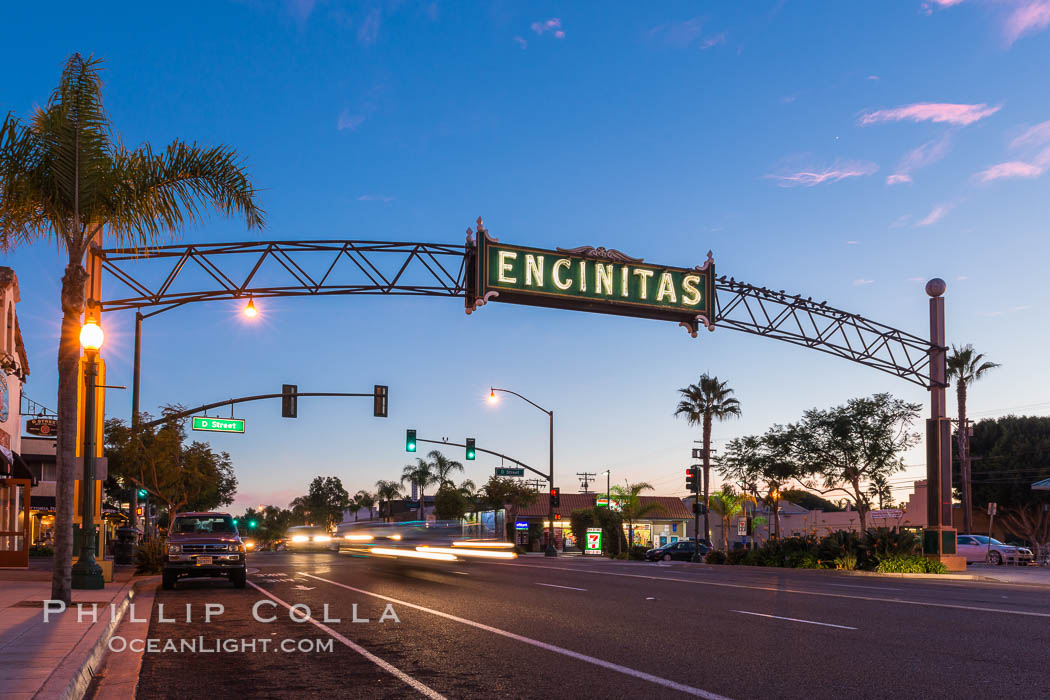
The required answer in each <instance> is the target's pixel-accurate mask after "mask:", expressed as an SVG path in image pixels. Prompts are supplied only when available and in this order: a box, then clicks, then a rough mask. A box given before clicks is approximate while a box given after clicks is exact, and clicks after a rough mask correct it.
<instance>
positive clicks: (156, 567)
mask: <svg viewBox="0 0 1050 700" xmlns="http://www.w3.org/2000/svg"><path fill="white" fill-rule="evenodd" d="M163 566H164V541H163V540H161V538H159V537H154V538H153V539H149V540H146V541H145V542H143V543H142V544H140V545H138V546H137V547H135V573H136V574H157V573H160V570H161V568H162V567H163Z"/></svg>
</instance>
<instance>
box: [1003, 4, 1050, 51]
mask: <svg viewBox="0 0 1050 700" xmlns="http://www.w3.org/2000/svg"><path fill="white" fill-rule="evenodd" d="M1048 25H1050V0H1023V1H1022V2H1021V3H1019V4H1018V5H1017V7H1015V8H1014V11H1013V12H1011V13H1010V15H1009V16H1008V17H1007V18H1006V22H1005V23H1004V24H1003V33H1004V34H1005V35H1006V43H1007V44H1013V43H1014V42H1015V41H1017V40H1018V39H1020V38H1021V37H1022V36H1023V35H1025V34H1030V33H1032V32H1038V31H1040V30H1042V29H1046V27H1047V26H1048Z"/></svg>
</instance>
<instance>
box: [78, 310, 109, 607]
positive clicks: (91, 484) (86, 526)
mask: <svg viewBox="0 0 1050 700" xmlns="http://www.w3.org/2000/svg"><path fill="white" fill-rule="evenodd" d="M103 339H104V334H103V333H102V328H100V327H99V325H98V322H97V321H95V320H94V319H90V318H89V319H88V322H87V323H85V324H84V327H83V328H81V329H80V344H81V345H82V346H83V347H84V351H85V353H84V359H85V362H84V450H83V452H84V474H83V477H82V480H81V484H80V486H81V488H80V499H81V500H80V503H81V511H80V516H81V526H80V558H79V559H77V561H76V563H75V564H73V568H72V571H71V576H72V581H71V587H72V588H78V589H99V588H103V587H105V580H104V579H103V577H102V567H100V566H99V565H98V562H96V561H95V449H96V447H95V391H96V388H95V378H96V377H97V376H98V369H97V366H96V363H97V362H98V350H99V348H101V347H102V341H103Z"/></svg>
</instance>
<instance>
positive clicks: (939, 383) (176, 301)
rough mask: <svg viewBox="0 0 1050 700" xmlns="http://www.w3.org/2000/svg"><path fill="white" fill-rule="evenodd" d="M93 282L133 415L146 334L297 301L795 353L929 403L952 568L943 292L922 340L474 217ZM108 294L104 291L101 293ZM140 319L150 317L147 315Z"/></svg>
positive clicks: (704, 267)
mask: <svg viewBox="0 0 1050 700" xmlns="http://www.w3.org/2000/svg"><path fill="white" fill-rule="evenodd" d="M89 271H90V272H92V273H93V274H94V275H95V276H96V277H97V278H98V279H96V280H95V281H94V282H93V284H92V288H94V289H99V288H100V279H101V277H102V276H103V275H108V276H109V277H111V278H113V281H115V282H116V283H117V284H116V285H113V286H112V287H110V285H107V293H108V294H109V298H106V299H92V300H89V302H88V303H89V305H93V306H95V307H97V308H99V310H100V311H104V312H105V311H120V310H131V309H134V310H135V311H136V328H135V364H134V366H135V379H134V392H133V404H134V406H133V412H134V413H136V414H137V412H138V384H139V381H138V380H139V354H140V353H139V350H140V337H141V323H142V320H143V319H145V318H149V317H151V316H155V315H157V314H160V313H163V312H165V311H168V310H171V309H174V308H177V307H180V306H184V305H186V304H190V303H196V302H201V301H217V300H224V299H225V300H230V299H244V298H249V299H252V298H258V299H263V298H267V297H296V296H333V295H340V296H353V295H401V296H431V297H451V298H463V299H464V302H465V307H466V312H467V313H468V314H470V313H473V312H475V311H477V310H478V309H480V308H481V307H483V306H485V305H486V304H488V303H490V302H497V303H514V304H527V305H532V306H548V307H555V308H565V309H572V310H580V311H589V312H596V313H606V314H617V315H626V316H637V317H644V318H654V319H660V320H669V321H673V322H678V324H679V325H681V326H684V327H685V328H686V330H687V331H688V332H689V333H690V334H691V335H692V336H694V337H696V335H697V334H698V329H699V328H700V327H701V326H703V327H705V328H707V329H708V330H712V331H713V330H714V329H715V328H728V329H732V330H737V331H743V332H745V333H751V334H753V335H759V336H763V337H767V338H772V339H775V340H780V341H783V342H787V343H792V344H794V345H801V346H803V347H808V348H811V349H813V350H818V351H820V352H824V353H827V354H830V355H835V356H838V357H842V358H844V359H847V360H850V361H852V362H856V363H858V364H862V365H865V366H868V367H871V368H873V369H877V370H879V371H881V372H886V373H888V374H892V375H894V376H896V377H898V378H900V379H903V380H905V381H908V382H911V383H913V384H918V385H920V386H923V387H925V388H926V389H928V390H929V391H930V395H931V412H930V418H929V419H928V420H927V426H926V446H927V529H926V531H925V532H924V537H923V548H924V551H925V552H926V553H927V554H929V555H932V556H938V557H941V558H945V559H947V558H951V561H950V562H949V563H950V564H957V560H956V559H955V558H954V557H953V555H954V554H955V531H954V530H953V529H952V528H951V439H950V438H951V423H950V420H949V419H948V418H947V413H946V403H945V388H946V387H947V382H946V350H947V348H946V347H945V345H944V342H945V340H944V299H943V296H942V295H943V293H944V291H945V285H944V282H943V281H942V280H939V279H935V280H931V281H930V283H929V284H927V286H926V291H927V293H928V294H929V297H930V299H929V304H930V336H929V338H928V339H927V338H923V337H920V336H918V335H915V334H912V333H908V332H905V331H902V330H899V329H896V328H893V327H891V326H888V325H886V324H883V323H879V322H877V321H873V320H871V319H867V318H864V317H862V316H860V315H858V314H854V313H850V312H848V311H843V310H841V309H837V308H835V307H833V306H829V305H828V304H827V302H826V301H820V302H816V301H813V298H812V297H803V296H801V295H799V294H789V293H788V292H786V291H785V290H779V291H778V290H772V289H767V288H765V287H759V286H756V285H753V284H749V283H746V282H742V281H737V280H736V279H735V278H734V277H728V278H727V277H726V276H725V275H722V276H720V277H719V276H716V275H715V266H714V259H713V256H712V255H711V253H710V252H709V253H708V254H707V257H706V260H704V261H701V262H699V263H698V264H697V263H694V265H693V266H692V267H688V266H687V267H671V266H663V265H654V264H652V263H650V262H647V261H645V260H644V259H641V258H634V257H631V256H629V255H627V254H625V253H622V252H620V251H617V250H614V249H606V248H602V247H590V246H583V247H577V248H558V249H556V250H543V249H537V248H531V247H527V246H521V245H514V244H508V243H503V242H501V241H499V240H498V239H496V238H494V237H492V236H491V235H489V232H488V231H487V230H486V229H485V227H484V224H483V222H482V220H481V218H480V217H479V218H478V220H477V231H476V236H475V231H474V230H472V229H469V228H468V229H467V236H466V242H465V244H463V245H454V244H440V243H437V244H435V243H418V242H397V241H356V240H341V241H330V240H329V241H254V242H234V243H199V244H190V245H172V246H159V247H156V248H151V249H150V250H149V251H148V252H139V251H125V250H112V249H110V250H106V249H93V250H92V251H91V253H90V259H89ZM111 289H112V291H110V290H111ZM143 310H147V312H146V313H143Z"/></svg>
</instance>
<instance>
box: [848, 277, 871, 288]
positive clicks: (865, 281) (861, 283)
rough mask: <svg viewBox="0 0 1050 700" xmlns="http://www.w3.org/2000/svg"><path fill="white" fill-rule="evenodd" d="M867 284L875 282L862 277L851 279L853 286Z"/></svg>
mask: <svg viewBox="0 0 1050 700" xmlns="http://www.w3.org/2000/svg"><path fill="white" fill-rule="evenodd" d="M868 284H875V280H866V279H863V278H861V279H856V280H853V286H854V287H863V286H865V285H868Z"/></svg>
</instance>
